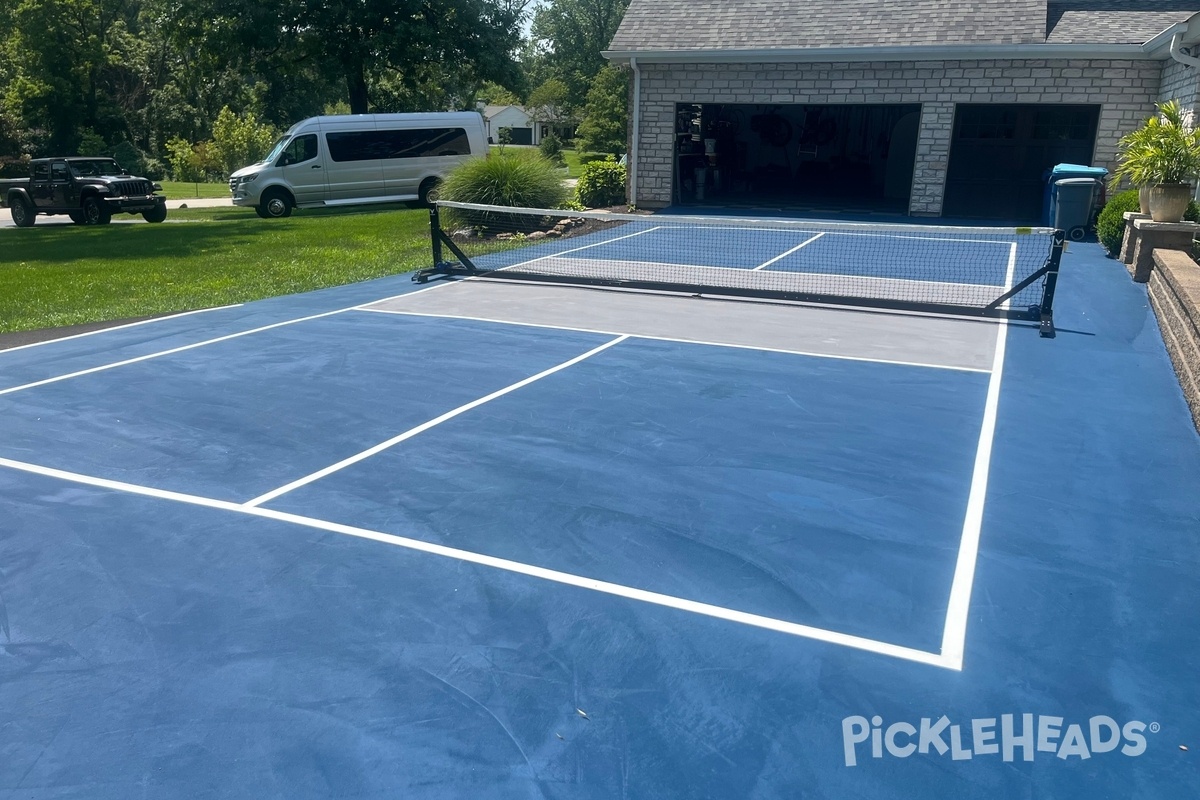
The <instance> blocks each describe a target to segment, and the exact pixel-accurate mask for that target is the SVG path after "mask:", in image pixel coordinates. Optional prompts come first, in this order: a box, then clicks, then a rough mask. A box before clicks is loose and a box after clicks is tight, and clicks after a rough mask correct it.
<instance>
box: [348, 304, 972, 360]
mask: <svg viewBox="0 0 1200 800" xmlns="http://www.w3.org/2000/svg"><path fill="white" fill-rule="evenodd" d="M354 310H355V311H363V312H367V313H370V314H395V315H398V316H404V317H433V318H435V319H461V320H465V321H467V322H491V323H495V324H497V325H516V326H518V327H526V328H543V329H546V330H552V331H571V332H573V333H597V334H601V335H604V336H628V337H630V338H632V339H647V340H649V341H654V342H675V343H678V344H698V345H705V346H708V347H732V348H734V349H736V350H754V351H758V352H763V353H784V354H786V355H791V356H808V357H810V358H832V359H835V360H838V361H862V362H866V363H869V364H895V365H896V366H900V367H927V368H929V369H948V370H952V371H954V372H978V373H982V374H987V373H988V372H990V370H986V369H983V368H982V367H956V366H953V365H950V364H926V363H924V362H922V361H899V360H896V359H890V358H869V357H867V356H845V355H838V354H837V353H819V352H809V351H807V350H787V349H785V348H782V347H762V346H760V345H753V344H734V343H732V342H710V341H706V340H704V339H683V338H677V337H674V336H652V335H650V334H642V333H625V332H624V331H604V330H599V329H597V328H578V327H574V326H565V325H547V324H543V323H540V322H518V321H514V320H511V319H494V318H492V317H474V316H468V315H466V314H434V313H431V312H425V311H401V310H398V309H390V308H356V309H354ZM965 321H968V322H980V321H983V322H988V323H990V322H991V320H979V319H977V318H975V317H970V318H966V320H965Z"/></svg>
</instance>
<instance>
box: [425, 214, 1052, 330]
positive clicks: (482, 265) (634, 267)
mask: <svg viewBox="0 0 1200 800" xmlns="http://www.w3.org/2000/svg"><path fill="white" fill-rule="evenodd" d="M431 218H432V220H433V222H434V231H433V235H434V239H435V245H434V247H435V253H436V252H439V251H440V244H442V243H444V244H446V246H447V249H449V250H450V251H451V252H454V254H455V255H457V256H459V260H460V261H461V262H465V263H463V264H460V265H454V264H450V263H443V264H442V265H440V266H439V267H435V269H434V270H432V272H451V273H454V274H471V275H493V276H495V277H506V278H516V279H534V280H558V281H564V282H572V281H579V282H586V283H594V284H601V285H611V286H633V287H650V288H658V289H665V290H672V289H676V290H679V291H686V292H711V293H714V294H720V293H731V294H740V295H749V296H762V297H776V298H786V299H797V300H816V301H825V302H843V303H847V304H858V303H862V304H867V305H880V306H889V307H898V308H917V309H920V308H932V309H937V308H944V309H946V310H956V309H957V310H962V311H966V312H968V313H971V312H972V311H974V312H986V311H988V310H991V311H994V312H995V315H997V316H1029V315H1031V314H1033V309H1034V307H1036V306H1038V305H1039V304H1040V303H1041V302H1042V287H1041V282H1040V281H1038V280H1032V281H1030V282H1029V284H1028V285H1026V286H1024V287H1023V288H1020V289H1019V290H1018V291H1016V292H1015V293H1012V294H1011V296H1008V297H1006V298H1005V297H1004V296H1005V295H1006V294H1007V293H1009V292H1010V290H1012V289H1013V288H1014V287H1017V286H1018V285H1019V284H1020V283H1021V282H1022V281H1025V280H1027V279H1030V278H1032V277H1034V276H1037V275H1038V273H1039V271H1042V272H1043V273H1044V271H1045V270H1044V268H1045V267H1046V266H1047V264H1048V261H1049V257H1050V254H1051V252H1052V250H1053V248H1054V246H1055V241H1056V240H1055V231H1054V229H1052V228H994V227H961V226H941V225H925V226H915V225H900V224H876V223H851V222H829V221H811V220H784V219H746V218H740V217H738V218H733V217H697V216H676V215H664V214H657V215H649V214H616V213H607V212H596V211H583V212H574V211H564V210H561V209H557V210H555V209H524V208H509V207H505V206H488V205H479V204H470V203H454V202H446V201H442V202H438V203H437V205H436V207H435V213H433V214H432V215H431ZM1001 298H1003V299H1001ZM998 300H999V302H997V301H998ZM1030 318H1033V317H1030Z"/></svg>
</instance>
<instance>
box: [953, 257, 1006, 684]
mask: <svg viewBox="0 0 1200 800" xmlns="http://www.w3.org/2000/svg"><path fill="white" fill-rule="evenodd" d="M1015 247H1016V246H1015V245H1014V250H1013V257H1014V258H1015V255H1016V250H1015ZM1008 282H1009V284H1011V282H1012V267H1011V264H1010V267H1009V277H1008ZM1006 291H1007V290H1006ZM1007 338H1008V321H1007V320H1000V321H999V324H998V325H997V327H996V350H995V353H994V355H993V356H992V375H991V377H990V378H989V379H988V389H987V400H986V401H985V402H984V406H983V422H982V423H981V424H980V427H979V446H978V448H977V449H976V450H975V469H974V471H973V472H972V474H971V491H970V494H969V495H968V496H967V515H966V518H965V519H964V520H963V532H962V539H961V540H960V541H959V545H958V560H957V562H956V564H955V566H954V582H953V583H952V584H951V585H950V602H949V605H948V606H947V608H946V626H945V628H944V629H943V631H942V657H943V658H945V659H946V665H947V666H949V667H951V668H952V669H957V670H961V669H962V665H963V657H964V654H965V652H966V643H967V619H968V617H969V616H970V612H971V588H972V587H973V585H974V583H975V565H976V562H977V561H978V559H979V538H980V532H981V530H982V528H983V506H984V502H985V501H986V500H987V485H988V473H989V471H990V469H991V462H992V440H993V438H994V437H995V434H996V415H997V409H998V407H999V405H1000V380H1001V378H1002V377H1003V373H1004V349H1005V345H1006V343H1007Z"/></svg>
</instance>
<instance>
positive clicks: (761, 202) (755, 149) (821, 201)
mask: <svg viewBox="0 0 1200 800" xmlns="http://www.w3.org/2000/svg"><path fill="white" fill-rule="evenodd" d="M920 116H921V107H920V106H919V105H916V104H853V105H851V104H842V105H829V104H825V105H773V106H765V105H748V104H707V105H690V104H685V103H680V104H678V105H677V106H676V125H675V164H674V168H675V173H674V174H675V185H674V195H675V202H676V203H681V204H684V205H708V206H731V205H732V206H778V207H785V208H798V209H807V210H819V211H842V210H855V211H858V210H866V211H895V212H901V213H902V212H904V211H906V210H907V209H908V200H909V194H910V192H911V191H912V178H913V164H914V162H915V160H916V149H917V130H918V128H919V125H920Z"/></svg>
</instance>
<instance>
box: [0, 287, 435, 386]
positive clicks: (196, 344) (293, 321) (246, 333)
mask: <svg viewBox="0 0 1200 800" xmlns="http://www.w3.org/2000/svg"><path fill="white" fill-rule="evenodd" d="M452 285H453V284H452V283H443V284H438V285H436V286H429V287H426V288H424V289H417V290H416V291H413V292H404V293H402V294H394V295H392V296H391V297H383V298H380V299H378V300H371V301H369V302H366V303H359V304H358V305H354V306H347V307H346V308H339V309H337V310H335V311H325V312H323V313H321V314H310V315H309V316H307V317H298V318H296V319H288V320H284V321H283V322H275V323H272V324H270V325H263V326H262V327H259V328H251V329H250V330H248V331H239V332H238V333H230V334H226V335H225V336H218V337H216V338H214V339H205V340H204V341H202V342H193V343H192V344H185V345H182V346H180V347H172V348H171V349H170V350H160V351H158V352H155V353H147V354H146V355H144V356H137V357H135V358H127V359H124V360H123V361H114V362H111V363H109V364H101V365H100V366H97V367H89V368H88V369H81V370H78V371H76V372H69V373H67V374H66V375H56V376H55V377H53V378H43V379H42V380H40V381H33V382H32V383H24V384H21V385H20V386H10V387H9V388H7V389H0V396H2V395H6V394H12V393H13V392H20V391H24V390H25V389H33V388H36V387H38V386H45V385H47V384H51V383H58V382H59V381H65V380H69V379H71V378H78V377H81V376H83V375H91V374H92V373H94V372H104V371H105V370H110V369H116V368H117V367H124V366H128V365H129V364H137V363H138V362H140V361H149V360H150V359H153V358H161V357H162V356H169V355H174V354H175V353H182V352H184V351H185V350H194V349H196V348H197V347H206V346H207V345H210V344H217V343H218V342H226V341H229V340H230V339H237V338H239V337H241V336H249V335H250V334H252V333H262V332H263V331H269V330H271V329H272V328H281V327H283V326H284V325H294V324H296V323H297V322H308V321H309V320H313V319H321V318H322V317H331V316H333V315H334V314H344V313H345V312H347V311H355V310H357V309H359V308H361V307H363V306H367V305H371V304H373V303H386V302H387V301H389V300H395V299H396V298H398V297H404V296H405V295H409V294H420V293H421V292H428V291H429V290H430V289H438V288H441V287H442V286H452Z"/></svg>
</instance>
